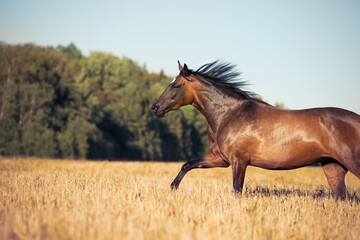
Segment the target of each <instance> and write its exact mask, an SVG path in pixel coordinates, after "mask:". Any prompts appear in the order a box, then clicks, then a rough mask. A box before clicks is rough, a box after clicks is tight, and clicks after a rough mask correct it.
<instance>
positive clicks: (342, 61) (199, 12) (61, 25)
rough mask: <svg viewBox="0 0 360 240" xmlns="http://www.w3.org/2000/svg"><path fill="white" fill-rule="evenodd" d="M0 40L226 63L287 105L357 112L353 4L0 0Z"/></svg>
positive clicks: (155, 64) (158, 62)
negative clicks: (230, 63) (71, 45)
mask: <svg viewBox="0 0 360 240" xmlns="http://www.w3.org/2000/svg"><path fill="white" fill-rule="evenodd" d="M0 40H2V41H5V42H7V43H10V44H18V43H28V42H31V43H35V44H37V45H42V46H47V45H51V46H57V45H58V44H62V45H68V44H69V43H70V42H74V43H75V44H76V46H77V47H78V48H80V49H81V50H82V52H83V53H84V54H85V55H88V54H89V53H90V52H91V51H96V50H99V51H104V52H110V53H113V54H115V55H117V56H120V57H122V56H127V57H129V58H131V59H133V60H135V61H137V62H138V63H139V64H140V65H143V64H144V63H145V64H146V66H147V69H148V70H150V71H156V72H158V71H160V70H161V69H163V70H164V71H165V73H167V74H168V75H176V74H177V72H178V70H177V62H176V61H177V60H180V61H181V62H185V63H187V65H188V66H189V67H190V68H198V67H200V66H201V65H202V64H205V63H207V62H210V61H213V60H216V59H219V58H220V59H222V60H225V61H229V62H232V63H235V64H237V65H238V66H239V69H240V70H241V71H242V72H243V77H244V79H246V80H249V81H250V83H251V86H249V87H248V90H252V91H254V92H256V93H258V94H260V95H261V96H262V97H263V98H264V100H266V101H268V102H269V103H271V104H274V103H275V102H276V101H279V102H284V103H285V105H286V106H287V107H289V108H292V109H300V108H310V107H320V106H335V107H342V108H346V109H349V110H352V111H354V112H357V113H358V114H360V1H357V0H354V1H348V0H339V1H331V0H329V1H321V0H305V1H304V0H302V1H294V0H290V1H289V0H284V1H267V0H264V1H260V0H254V1H239V0H238V1H226V0H223V1H211V0H207V1H195V0H191V1H188V0H181V1H170V0H167V1H156V0H153V1H136V0H131V1H130V0H129V1H121V0H118V1H109V0H99V1H95V0H83V1H77V0H71V1H69V0H65V1H53V0H0Z"/></svg>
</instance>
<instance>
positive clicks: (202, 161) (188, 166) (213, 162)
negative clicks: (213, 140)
mask: <svg viewBox="0 0 360 240" xmlns="http://www.w3.org/2000/svg"><path fill="white" fill-rule="evenodd" d="M228 166H229V164H228V163H227V162H225V161H224V160H222V159H221V158H217V157H216V156H214V155H212V154H210V155H207V156H205V157H202V158H199V159H196V160H191V161H189V162H187V163H185V164H184V165H183V166H182V168H181V170H180V172H179V174H178V175H177V176H176V178H175V179H174V181H173V182H172V183H171V189H172V190H176V189H177V188H178V187H179V185H180V182H181V180H182V179H183V177H184V176H185V174H186V173H187V172H188V171H190V170H192V169H194V168H213V167H228Z"/></svg>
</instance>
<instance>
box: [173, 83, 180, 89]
mask: <svg viewBox="0 0 360 240" xmlns="http://www.w3.org/2000/svg"><path fill="white" fill-rule="evenodd" d="M179 87H181V84H174V85H173V88H179Z"/></svg>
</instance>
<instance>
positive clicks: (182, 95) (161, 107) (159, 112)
mask: <svg viewBox="0 0 360 240" xmlns="http://www.w3.org/2000/svg"><path fill="white" fill-rule="evenodd" d="M178 64H179V70H180V73H179V75H177V76H176V77H175V78H174V80H173V81H172V82H171V83H170V84H169V86H168V87H167V88H166V89H165V91H164V92H163V94H162V95H161V96H160V97H159V99H158V100H157V101H156V102H155V103H154V104H153V106H152V110H153V112H154V114H155V115H156V116H157V117H164V116H165V114H166V113H167V112H170V111H172V110H176V109H178V108H180V107H181V106H184V105H188V104H191V103H192V102H193V101H194V93H193V89H192V86H191V85H192V84H191V82H192V80H191V79H190V75H191V70H189V69H188V67H187V66H186V64H184V67H182V66H181V64H180V62H179V61H178Z"/></svg>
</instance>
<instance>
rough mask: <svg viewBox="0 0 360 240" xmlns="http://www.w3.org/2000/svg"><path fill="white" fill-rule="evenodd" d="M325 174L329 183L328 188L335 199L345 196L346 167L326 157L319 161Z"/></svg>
mask: <svg viewBox="0 0 360 240" xmlns="http://www.w3.org/2000/svg"><path fill="white" fill-rule="evenodd" d="M321 165H322V167H323V170H324V173H325V176H326V178H327V181H328V183H329V185H330V189H331V190H332V192H333V193H334V195H335V197H336V199H338V198H341V199H342V200H344V199H345V198H346V186H345V175H346V173H347V171H348V170H347V169H346V168H345V167H344V166H343V165H341V164H340V163H339V162H338V161H335V160H333V159H326V160H323V161H321Z"/></svg>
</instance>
